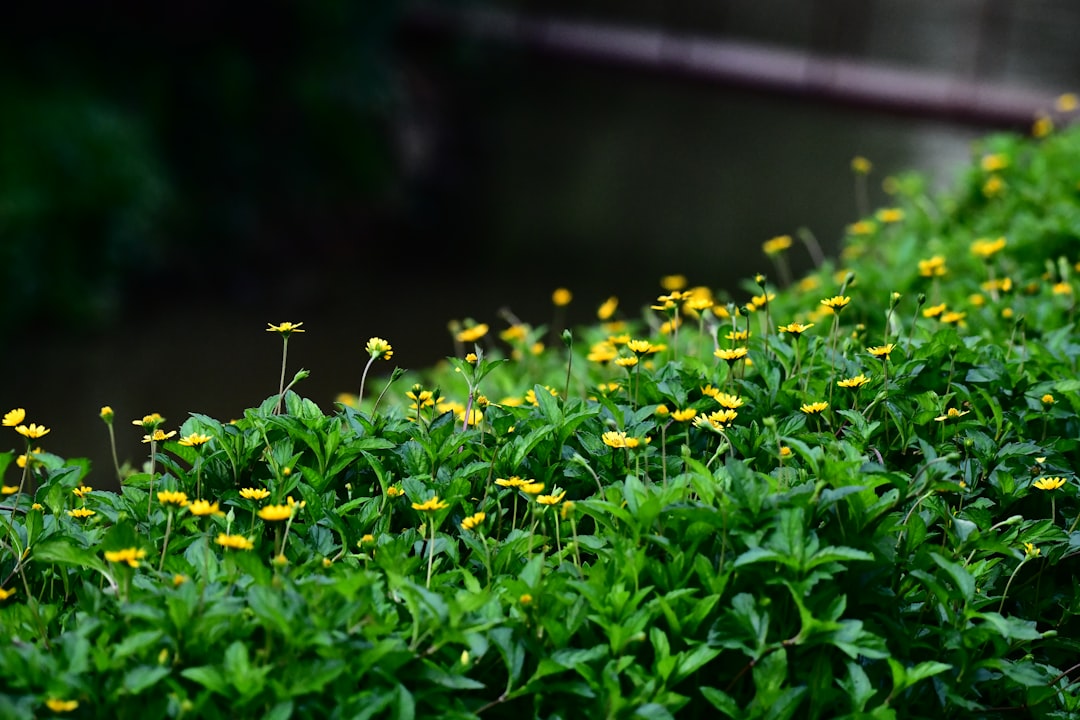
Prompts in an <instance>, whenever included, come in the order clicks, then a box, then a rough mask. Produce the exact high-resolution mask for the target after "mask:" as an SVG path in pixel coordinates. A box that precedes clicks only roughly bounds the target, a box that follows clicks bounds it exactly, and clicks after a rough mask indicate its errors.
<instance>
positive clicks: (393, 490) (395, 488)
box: [386, 485, 405, 498]
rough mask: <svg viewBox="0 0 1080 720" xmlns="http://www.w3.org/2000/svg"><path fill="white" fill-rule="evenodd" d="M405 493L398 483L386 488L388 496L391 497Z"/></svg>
mask: <svg viewBox="0 0 1080 720" xmlns="http://www.w3.org/2000/svg"><path fill="white" fill-rule="evenodd" d="M404 494H405V491H404V490H402V489H401V488H399V487H398V486H397V485H391V486H390V487H388V488H386V496H387V497H391V498H396V497H401V496H402V495H404Z"/></svg>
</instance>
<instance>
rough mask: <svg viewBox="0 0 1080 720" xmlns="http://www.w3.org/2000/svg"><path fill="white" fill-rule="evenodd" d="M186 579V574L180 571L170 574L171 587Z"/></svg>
mask: <svg viewBox="0 0 1080 720" xmlns="http://www.w3.org/2000/svg"><path fill="white" fill-rule="evenodd" d="M187 581H188V576H187V575H184V574H182V573H176V574H175V575H173V576H172V584H173V587H180V586H181V585H183V584H184V583H186V582H187Z"/></svg>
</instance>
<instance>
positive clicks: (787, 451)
mask: <svg viewBox="0 0 1080 720" xmlns="http://www.w3.org/2000/svg"><path fill="white" fill-rule="evenodd" d="M780 457H782V458H788V457H791V448H789V447H788V446H787V445H781V446H780Z"/></svg>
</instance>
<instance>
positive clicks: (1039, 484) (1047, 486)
mask: <svg viewBox="0 0 1080 720" xmlns="http://www.w3.org/2000/svg"><path fill="white" fill-rule="evenodd" d="M1064 484H1065V478H1063V477H1043V478H1039V479H1038V480H1036V481H1035V482H1033V483H1032V485H1034V486H1035V487H1036V488H1038V489H1039V490H1057V489H1058V488H1060V487H1061V486H1062V485H1064Z"/></svg>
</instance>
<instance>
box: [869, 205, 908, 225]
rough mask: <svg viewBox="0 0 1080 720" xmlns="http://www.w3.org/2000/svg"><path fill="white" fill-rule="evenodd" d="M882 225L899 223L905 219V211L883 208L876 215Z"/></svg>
mask: <svg viewBox="0 0 1080 720" xmlns="http://www.w3.org/2000/svg"><path fill="white" fill-rule="evenodd" d="M874 217H876V218H877V221H878V222H879V223H881V224H882V225H889V224H891V223H898V222H900V221H901V220H903V219H904V211H903V210H902V209H900V208H882V209H881V210H878V211H877V213H876V214H875V215H874Z"/></svg>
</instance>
